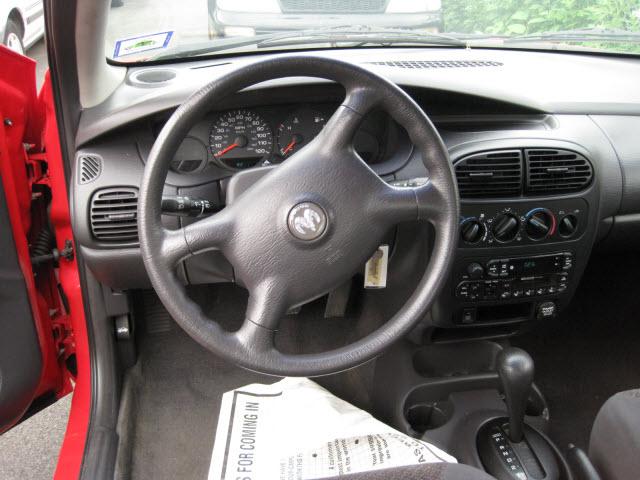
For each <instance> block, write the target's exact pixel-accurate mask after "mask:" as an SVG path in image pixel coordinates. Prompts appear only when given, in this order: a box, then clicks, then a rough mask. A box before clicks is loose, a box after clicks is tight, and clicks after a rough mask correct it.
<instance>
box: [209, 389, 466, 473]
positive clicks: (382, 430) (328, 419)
mask: <svg viewBox="0 0 640 480" xmlns="http://www.w3.org/2000/svg"><path fill="white" fill-rule="evenodd" d="M433 462H452V463H455V462H456V460H455V458H453V457H451V456H450V455H448V454H446V453H444V452H443V451H442V450H440V449H438V448H436V447H434V446H433V445H429V444H428V443H426V442H423V441H421V440H416V439H414V438H411V437H409V436H407V435H405V434H403V433H400V432H398V431H397V430H394V429H393V428H391V427H389V426H388V425H385V424H384V423H382V422H380V421H378V420H376V419H375V418H373V417H372V416H371V415H369V414H368V413H367V412H365V411H364V410H361V409H359V408H356V407H354V406H353V405H351V404H349V403H347V402H345V401H343V400H340V399H339V398H337V397H336V396H334V395H332V394H331V393H330V392H328V391H327V390H325V389H324V388H322V387H320V386H319V385H318V384H316V383H315V382H313V381H311V380H309V379H307V378H285V379H283V380H281V381H279V382H277V383H274V384H273V385H262V384H253V385H247V386H246V387H242V388H238V389H236V390H232V391H230V392H227V393H225V394H224V395H223V397H222V405H221V407H220V418H219V420H218V428H217V432H216V438H215V445H214V447H213V455H212V457H211V467H210V469H209V480H307V479H314V478H327V477H334V476H339V475H343V474H347V473H356V472H364V471H371V470H378V469H384V468H391V467H397V466H403V465H414V464H419V463H433Z"/></svg>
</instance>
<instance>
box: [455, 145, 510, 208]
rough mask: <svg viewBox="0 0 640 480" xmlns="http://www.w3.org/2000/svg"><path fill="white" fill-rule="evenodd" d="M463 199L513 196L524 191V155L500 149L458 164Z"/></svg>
mask: <svg viewBox="0 0 640 480" xmlns="http://www.w3.org/2000/svg"><path fill="white" fill-rule="evenodd" d="M455 171H456V178H457V180H458V189H459V191H460V197H462V198H473V197H510V196H516V195H520V192H521V190H522V152H521V151H520V150H497V151H492V152H483V153H476V154H473V155H469V156H468V157H464V158H462V159H460V160H459V161H457V162H456V164H455Z"/></svg>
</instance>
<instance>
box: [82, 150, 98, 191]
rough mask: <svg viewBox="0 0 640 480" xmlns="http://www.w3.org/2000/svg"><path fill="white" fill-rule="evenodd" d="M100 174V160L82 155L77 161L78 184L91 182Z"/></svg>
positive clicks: (93, 156)
mask: <svg viewBox="0 0 640 480" xmlns="http://www.w3.org/2000/svg"><path fill="white" fill-rule="evenodd" d="M101 172H102V159H101V158H100V157H97V156H95V155H83V156H81V157H80V158H79V160H78V183H79V184H80V185H84V184H85V183H89V182H93V181H94V180H95V179H96V178H98V177H99V176H100V173H101Z"/></svg>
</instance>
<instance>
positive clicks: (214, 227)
mask: <svg viewBox="0 0 640 480" xmlns="http://www.w3.org/2000/svg"><path fill="white" fill-rule="evenodd" d="M229 229H230V223H229V222H228V221H227V216H226V215H224V214H222V213H219V214H216V215H212V216H210V217H206V218H203V219H202V220H198V221H197V222H194V223H191V224H189V225H186V226H185V227H182V228H179V229H177V230H168V229H163V232H162V246H161V252H162V253H161V257H162V259H163V260H164V262H165V263H166V264H167V265H169V266H172V267H173V266H175V265H176V264H177V263H179V262H180V261H182V260H184V259H186V258H188V257H191V256H193V255H196V254H198V253H200V252H204V251H207V250H213V249H218V248H220V247H221V246H222V245H224V242H225V241H226V239H227V238H228V236H229Z"/></svg>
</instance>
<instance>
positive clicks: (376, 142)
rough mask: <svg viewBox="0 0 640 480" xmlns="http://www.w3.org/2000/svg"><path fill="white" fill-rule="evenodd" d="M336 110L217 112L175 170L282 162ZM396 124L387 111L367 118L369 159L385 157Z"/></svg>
mask: <svg viewBox="0 0 640 480" xmlns="http://www.w3.org/2000/svg"><path fill="white" fill-rule="evenodd" d="M336 108H337V105H335V104H324V103H323V104H313V105H291V106H277V107H276V106H274V107H255V108H236V109H231V110H225V111H222V112H216V113H213V114H212V115H210V116H209V117H207V119H206V121H205V123H203V124H202V125H200V126H198V127H197V128H195V129H194V130H193V131H192V132H190V133H189V135H188V136H187V137H186V138H185V141H184V142H183V144H182V145H181V146H180V148H179V149H178V152H177V153H176V155H175V157H174V159H173V161H172V163H171V168H172V170H174V171H175V172H178V173H197V172H199V171H201V170H202V169H204V167H205V166H206V165H207V164H208V163H214V164H216V165H218V166H220V167H223V168H225V169H227V170H231V171H238V170H245V169H248V168H253V167H262V166H268V165H273V164H278V163H282V162H283V161H285V160H286V159H287V158H289V157H291V156H292V155H293V154H295V153H296V152H297V151H299V150H300V149H301V148H303V147H304V146H305V145H306V144H307V143H309V142H311V141H312V140H313V139H314V138H315V137H316V136H317V135H318V134H319V133H320V132H321V131H322V129H323V128H324V126H325V124H326V122H327V120H328V119H329V118H330V116H331V115H332V114H333V112H334V111H335V109H336ZM390 122H392V121H391V119H390V117H388V116H387V115H386V114H385V113H383V112H372V113H371V114H370V115H368V116H367V117H366V118H365V119H364V120H363V123H362V125H361V126H360V129H359V130H358V132H357V133H356V135H355V137H354V148H355V150H356V151H357V152H358V153H359V154H360V156H361V157H362V158H363V159H364V160H365V161H366V162H367V163H369V164H375V163H380V162H381V161H383V160H384V154H385V149H386V145H387V137H388V133H389V132H388V130H389V124H390Z"/></svg>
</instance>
